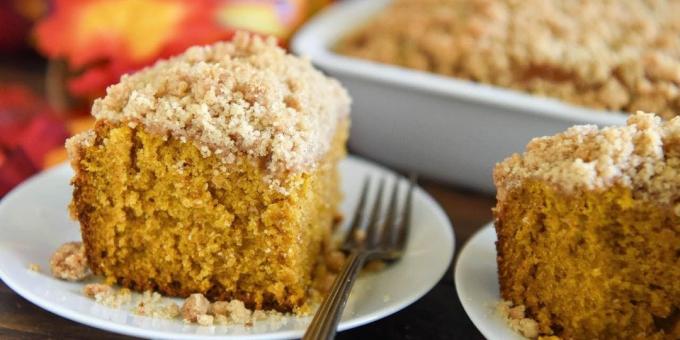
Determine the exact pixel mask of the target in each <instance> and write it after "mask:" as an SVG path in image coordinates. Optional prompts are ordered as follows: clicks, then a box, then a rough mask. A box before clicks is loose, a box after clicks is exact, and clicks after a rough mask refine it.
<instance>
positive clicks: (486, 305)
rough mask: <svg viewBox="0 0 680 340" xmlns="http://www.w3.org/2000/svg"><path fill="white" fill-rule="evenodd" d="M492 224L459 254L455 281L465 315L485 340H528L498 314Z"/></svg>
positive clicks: (498, 294)
mask: <svg viewBox="0 0 680 340" xmlns="http://www.w3.org/2000/svg"><path fill="white" fill-rule="evenodd" d="M497 268H498V267H497V266H496V231H495V230H494V227H493V223H489V224H487V225H486V226H484V227H483V228H482V229H480V230H479V231H478V232H477V233H476V234H475V235H474V236H472V237H471V238H470V240H468V242H467V244H465V246H464V247H463V249H462V250H461V251H460V254H459V255H458V261H457V262H456V270H455V273H454V280H455V282H456V290H457V292H458V298H459V299H460V302H461V303H462V304H463V308H464V309H465V312H466V313H467V315H468V316H469V317H470V320H472V323H474V324H475V326H477V329H479V331H480V332H481V333H482V334H483V335H484V337H485V338H487V339H490V340H494V339H502V340H519V339H526V338H524V337H522V336H521V335H519V334H518V333H515V332H514V331H513V330H512V329H510V327H508V325H507V323H506V322H505V320H504V319H503V317H501V316H500V315H499V314H498V313H497V312H496V306H497V305H498V302H499V301H500V298H501V296H500V290H499V287H498V269H497Z"/></svg>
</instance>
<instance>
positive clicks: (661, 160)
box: [494, 112, 680, 203]
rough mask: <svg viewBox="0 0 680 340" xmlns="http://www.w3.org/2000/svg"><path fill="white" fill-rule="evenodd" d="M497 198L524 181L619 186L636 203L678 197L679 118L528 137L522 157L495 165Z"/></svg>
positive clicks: (645, 118) (647, 117)
mask: <svg viewBox="0 0 680 340" xmlns="http://www.w3.org/2000/svg"><path fill="white" fill-rule="evenodd" d="M494 178H495V180H496V183H497V188H498V197H499V199H502V197H504V195H505V194H506V192H507V191H508V190H510V189H512V188H514V187H516V186H518V185H520V183H522V181H524V180H525V179H536V180H543V181H546V182H548V183H551V184H553V185H556V186H558V187H559V188H561V189H564V190H566V191H568V192H573V191H574V190H575V189H579V188H581V189H596V188H604V187H611V186H613V185H617V184H618V185H621V186H624V187H629V188H632V189H633V191H634V195H636V197H641V198H649V197H653V198H654V199H655V200H657V201H660V202H665V203H674V202H677V200H678V199H679V198H680V181H678V178H680V117H677V118H674V119H671V120H670V121H667V122H663V121H662V120H661V119H660V118H659V117H656V116H654V115H653V114H649V113H642V112H638V113H636V114H635V115H632V116H631V117H630V118H628V124H627V125H626V126H623V127H607V128H603V129H598V128H597V127H596V126H593V125H584V126H575V127H572V128H570V129H568V130H567V131H566V132H563V133H559V134H557V135H555V136H549V137H540V138H534V139H533V140H531V142H529V144H528V145H527V148H526V151H525V152H524V153H523V154H522V155H519V154H515V155H512V156H511V157H509V158H507V159H506V160H504V161H503V162H502V163H500V164H498V165H497V166H496V169H495V171H494Z"/></svg>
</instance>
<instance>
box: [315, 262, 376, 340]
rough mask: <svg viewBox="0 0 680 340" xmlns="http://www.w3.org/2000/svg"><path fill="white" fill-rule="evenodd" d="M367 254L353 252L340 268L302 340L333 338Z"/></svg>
mask: <svg viewBox="0 0 680 340" xmlns="http://www.w3.org/2000/svg"><path fill="white" fill-rule="evenodd" d="M366 258H367V253H366V252H357V251H353V252H351V253H350V255H349V257H348V258H347V261H345V264H344V265H343V267H342V271H341V272H340V274H339V275H338V277H337V278H335V281H333V287H331V290H330V292H329V293H328V296H326V298H325V299H324V301H323V303H322V304H321V306H320V307H319V309H318V310H317V311H316V314H314V319H312V322H311V323H310V324H309V326H308V327H307V331H306V332H305V335H304V336H303V337H302V339H303V340H326V339H329V340H330V339H333V338H335V333H336V331H337V328H338V322H340V316H341V315H342V311H343V310H344V309H345V305H346V304H347V297H349V292H350V290H351V289H352V286H353V285H354V281H355V280H356V278H357V275H358V274H359V271H360V270H361V268H362V267H363V265H364V262H366Z"/></svg>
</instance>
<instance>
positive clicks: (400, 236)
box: [343, 174, 416, 260]
mask: <svg viewBox="0 0 680 340" xmlns="http://www.w3.org/2000/svg"><path fill="white" fill-rule="evenodd" d="M385 182H386V180H385V178H384V177H383V178H381V179H380V182H379V184H378V188H377V190H376V191H375V197H374V199H373V204H372V208H371V212H370V216H369V217H368V221H366V222H365V223H364V220H365V213H366V208H367V198H368V192H369V190H370V187H371V179H370V177H369V176H367V177H366V178H365V180H364V184H363V187H362V188H361V196H360V197H359V202H358V204H357V207H356V209H355V212H354V215H353V217H352V222H351V224H350V230H349V232H348V234H347V235H346V237H345V241H344V243H343V249H344V250H346V251H352V250H366V251H369V250H370V251H375V252H380V253H382V256H379V257H381V258H385V259H388V260H391V259H397V258H398V257H399V256H400V255H401V253H402V251H403V249H404V247H405V245H406V241H407V239H408V233H409V229H410V225H411V209H412V196H413V189H414V187H415V183H416V176H415V175H414V174H412V175H411V176H410V181H409V186H408V191H407V194H406V198H405V200H404V203H403V205H402V208H401V209H399V202H398V201H399V193H400V183H401V182H402V181H401V180H400V179H399V178H395V179H394V183H393V184H392V190H391V194H390V197H389V202H388V204H387V209H386V211H385V212H384V213H382V211H383V192H384V188H385Z"/></svg>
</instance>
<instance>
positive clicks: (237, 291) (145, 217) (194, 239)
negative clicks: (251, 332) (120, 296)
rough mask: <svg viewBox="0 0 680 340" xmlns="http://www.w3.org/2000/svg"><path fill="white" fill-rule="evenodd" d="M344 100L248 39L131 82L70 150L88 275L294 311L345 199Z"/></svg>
mask: <svg viewBox="0 0 680 340" xmlns="http://www.w3.org/2000/svg"><path fill="white" fill-rule="evenodd" d="M349 104H350V99H349V97H348V95H347V93H346V91H345V90H344V89H343V87H342V86H341V85H340V84H339V83H338V82H337V81H335V80H334V79H330V78H327V77H325V76H324V75H323V74H321V73H320V72H319V71H317V70H315V69H314V68H313V67H312V66H311V64H310V63H309V62H308V61H306V60H303V59H299V58H297V57H294V56H292V55H289V54H287V53H286V52H285V51H284V50H283V49H281V48H279V47H278V46H277V45H276V43H275V41H274V40H273V39H265V38H260V37H257V36H251V35H248V34H245V33H239V34H237V35H236V37H235V38H234V40H233V41H232V42H226V43H217V44H215V45H212V46H205V47H194V48H190V49H189V50H187V51H186V52H185V53H184V54H182V55H180V56H177V57H174V58H171V59H169V60H166V61H159V62H158V63H156V64H155V65H153V66H151V67H149V68H147V69H144V70H142V71H139V72H137V73H135V74H133V75H130V76H124V77H123V78H122V79H121V81H120V83H118V84H116V85H113V86H111V87H109V88H108V90H107V94H106V96H105V97H104V98H101V99H98V100H96V101H95V103H94V105H93V108H92V114H93V115H94V117H95V118H96V125H95V127H94V128H93V129H92V130H90V131H87V132H84V133H82V134H80V135H77V136H75V137H73V138H71V139H69V140H68V142H67V147H68V150H69V155H70V159H71V164H72V167H73V169H74V171H75V176H74V177H73V180H72V184H73V188H74V190H73V200H72V202H71V206H70V209H71V213H72V216H73V217H74V218H75V219H77V220H78V221H79V222H80V225H81V231H82V236H83V242H84V245H85V251H86V254H87V258H88V260H89V263H90V266H91V269H92V271H93V272H94V273H96V274H101V275H104V276H105V277H106V278H107V279H108V281H109V282H116V283H119V284H121V285H123V286H125V287H129V288H133V289H136V290H140V291H141V290H155V291H159V292H161V293H164V294H166V295H170V296H182V297H186V296H188V295H190V294H192V293H202V294H205V295H206V296H207V297H209V298H211V299H214V300H232V299H238V300H241V301H243V302H245V304H246V305H247V306H248V307H250V308H257V309H262V308H266V309H277V310H280V311H298V310H300V308H301V307H302V306H304V305H305V304H306V302H307V298H308V295H309V288H310V285H311V281H312V279H313V277H312V276H313V273H314V272H315V271H316V269H315V266H316V265H317V264H318V263H319V257H320V253H321V252H322V248H323V247H324V244H325V242H326V241H327V240H328V236H329V233H330V230H331V224H332V223H333V220H334V218H335V217H336V212H337V209H338V203H339V201H340V198H341V193H340V191H339V180H340V179H339V175H338V169H337V165H338V162H339V160H340V159H341V158H342V157H343V156H344V154H345V140H346V139H347V134H348V126H349V116H348V114H349ZM317 269H318V268H317Z"/></svg>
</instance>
